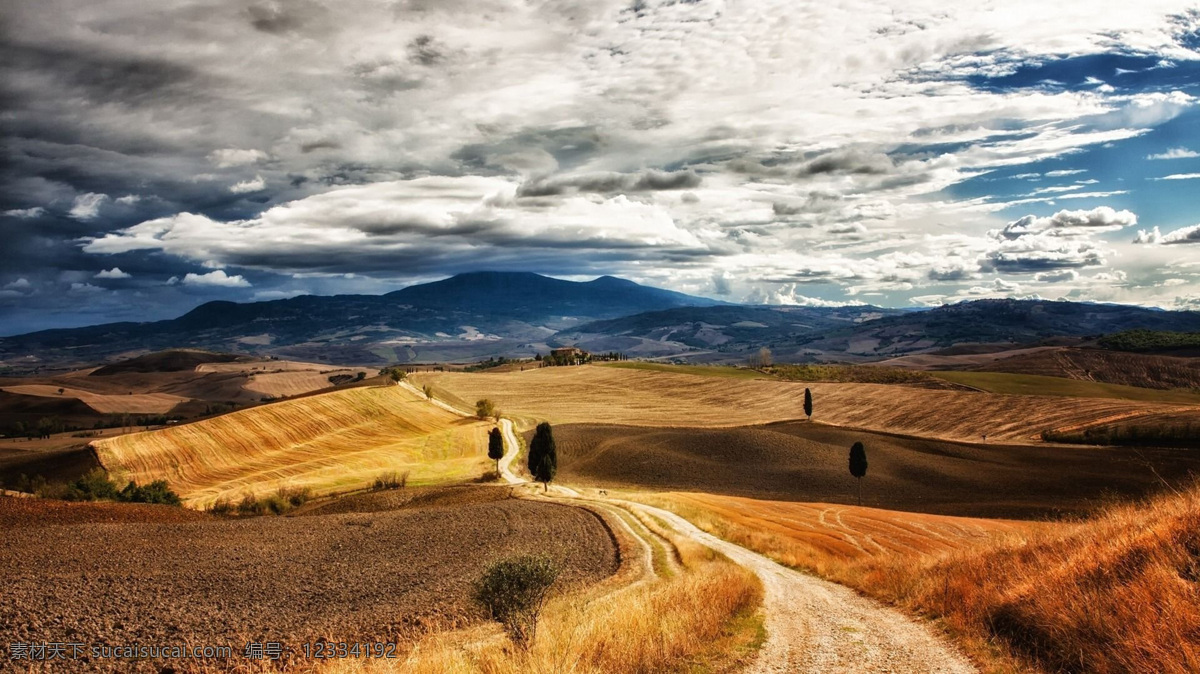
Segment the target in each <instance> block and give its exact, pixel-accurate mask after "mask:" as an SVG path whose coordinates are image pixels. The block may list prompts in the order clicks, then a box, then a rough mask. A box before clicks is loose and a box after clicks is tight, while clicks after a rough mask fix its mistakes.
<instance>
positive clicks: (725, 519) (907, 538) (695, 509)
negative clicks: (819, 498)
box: [632, 492, 1038, 572]
mask: <svg viewBox="0 0 1200 674" xmlns="http://www.w3.org/2000/svg"><path fill="white" fill-rule="evenodd" d="M632 498H634V499H636V500H638V501H642V502H644V503H648V504H650V505H655V506H658V507H661V508H667V509H669V510H671V511H673V512H675V513H677V514H679V515H680V516H682V517H684V518H686V519H687V520H689V521H690V522H692V523H693V524H695V525H696V526H698V527H700V528H701V529H704V530H705V531H708V532H710V533H713V534H715V535H717V536H720V537H721V538H724V539H725V540H727V541H731V542H733V543H737V544H738V545H741V546H743V547H746V548H750V549H752V550H757V551H759V552H763V553H764V554H767V555H768V556H769V557H771V558H772V559H774V560H775V561H777V562H779V563H781V564H785V565H787V566H791V567H795V568H802V569H806V570H809V571H816V572H820V571H821V567H822V565H824V564H827V563H828V562H829V561H831V560H834V561H837V562H838V563H842V562H845V561H852V560H857V559H860V558H864V557H875V556H880V555H902V556H916V557H928V556H935V555H941V554H944V553H947V552H950V551H953V550H959V549H962V548H964V547H969V546H972V545H978V544H980V543H983V542H987V541H991V540H995V539H996V538H997V537H1000V536H1004V535H1006V534H1010V533H1012V532H1021V531H1026V530H1028V529H1030V528H1032V527H1035V526H1038V525H1035V524H1031V523H1028V522H1017V521H1012V520H993V519H981V518H971V517H948V516H945V515H926V514H922V513H910V512H903V511H899V510H882V509H878V508H862V507H856V506H844V505H835V504H829V503H796V502H792V501H762V500H758V499H752V498H743V497H740V496H720V495H716V494H703V493H695V492H686V493H685V492H666V493H660V494H645V493H642V494H636V495H634V496H633V497H632Z"/></svg>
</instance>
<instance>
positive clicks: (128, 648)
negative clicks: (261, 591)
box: [7, 641, 396, 662]
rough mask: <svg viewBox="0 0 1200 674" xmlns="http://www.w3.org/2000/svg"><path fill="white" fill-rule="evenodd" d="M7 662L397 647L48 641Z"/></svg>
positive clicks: (390, 654) (327, 653) (315, 653)
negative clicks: (120, 643) (101, 643)
mask: <svg viewBox="0 0 1200 674" xmlns="http://www.w3.org/2000/svg"><path fill="white" fill-rule="evenodd" d="M7 650H8V660H10V661H22V660H24V661H29V662H52V661H56V660H57V661H71V660H229V659H231V658H233V657H234V655H235V654H236V655H238V656H240V657H243V658H246V659H249V660H282V659H286V658H289V657H290V656H294V655H301V654H302V655H303V656H304V657H305V658H313V659H329V658H338V659H340V658H395V657H396V644H394V643H383V642H368V643H345V642H336V643H335V642H317V643H315V644H304V645H303V646H302V647H300V648H299V649H296V648H290V647H288V646H286V645H284V644H283V643H281V642H276V641H267V642H250V643H247V644H246V645H245V647H243V648H241V649H235V648H234V647H232V646H194V645H146V644H131V645H111V644H105V645H88V644H83V643H78V642H64V641H47V642H40V643H11V644H8V649H7Z"/></svg>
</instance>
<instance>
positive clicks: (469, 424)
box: [93, 386, 489, 505]
mask: <svg viewBox="0 0 1200 674" xmlns="http://www.w3.org/2000/svg"><path fill="white" fill-rule="evenodd" d="M488 427H489V425H488V424H485V423H483V422H480V421H475V420H471V419H464V418H462V417H460V416H458V415H456V414H452V413H450V412H447V411H445V410H443V409H441V408H439V407H437V406H435V405H430V404H429V403H428V402H427V401H425V400H424V399H423V398H422V397H420V396H418V395H416V394H414V393H412V392H411V391H409V390H407V389H405V388H403V387H398V386H385V387H370V388H356V389H347V390H342V391H335V392H331V393H327V394H322V395H315V396H310V397H306V398H300V399H296V400H288V401H284V402H280V403H275V404H272V405H265V406H262V407H255V408H252V409H248V410H242V411H239V412H234V413H232V414H227V415H224V416H220V417H215V418H212V419H206V420H204V421H199V422H196V423H193V424H187V425H183V426H177V427H173V428H166V429H162V430H157V431H150V432H145V433H135V434H132V435H126V436H120V437H116V438H108V439H104V440H98V441H95V442H94V443H93V446H94V447H95V448H96V450H97V454H98V455H99V457H100V460H101V463H103V464H104V466H105V467H107V468H108V469H109V470H111V471H117V472H120V473H122V474H123V475H124V476H125V477H127V478H129V479H134V480H137V481H138V482H146V481H150V480H154V479H165V480H167V481H168V482H169V483H170V484H171V486H172V487H173V488H174V489H176V491H178V492H179V493H180V494H181V495H182V496H183V497H184V499H185V501H188V502H189V503H192V504H195V505H203V504H207V503H211V502H213V501H215V500H217V499H219V498H230V499H237V498H240V497H241V496H242V494H245V493H249V494H255V495H263V494H265V493H268V492H271V491H274V490H275V489H276V488H278V487H280V486H283V485H286V486H292V487H308V488H311V489H312V490H313V491H314V492H316V493H324V492H330V491H340V490H346V489H349V488H354V487H362V486H366V485H368V484H370V482H371V481H372V480H373V479H374V478H375V477H377V476H378V475H379V474H381V473H383V472H387V471H399V472H404V471H411V474H410V479H411V481H412V482H413V483H414V484H434V483H441V482H448V481H454V480H463V479H468V478H472V477H475V476H477V475H480V474H482V473H483V472H484V471H485V470H486V468H487V465H488V462H487V458H486V454H485V452H484V451H483V450H482V448H483V447H484V446H486V445H485V442H484V434H485V433H486V431H487V429H488Z"/></svg>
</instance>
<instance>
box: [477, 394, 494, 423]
mask: <svg viewBox="0 0 1200 674" xmlns="http://www.w3.org/2000/svg"><path fill="white" fill-rule="evenodd" d="M475 416H477V417H479V418H480V419H488V418H490V417H494V416H496V403H494V402H492V401H491V400H490V399H489V398H484V399H482V400H478V401H476V402H475Z"/></svg>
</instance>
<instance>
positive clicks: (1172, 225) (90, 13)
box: [0, 0, 1200, 334]
mask: <svg viewBox="0 0 1200 674" xmlns="http://www.w3.org/2000/svg"><path fill="white" fill-rule="evenodd" d="M0 33H2V38H0V39H2V42H0V71H2V74H0V92H2V93H0V106H3V110H2V111H0V124H2V131H3V139H4V147H3V152H4V162H3V165H2V166H0V183H2V189H0V333H4V334H10V333H15V332H22V331H26V330H30V329H36V328H44V327H57V326H69V325H80V324H88V323H95V322H100V321H107V320H145V319H152V318H162V317H171V316H175V315H178V314H180V313H182V312H183V311H185V310H187V309H189V308H191V307H192V306H195V305H196V304H198V303H200V302H203V301H207V300H211V299H217V298H222V299H235V300H254V299H270V298H280V297H288V296H292V295H296V294H300V293H321V294H332V293H349V292H364V293H379V292H385V291H388V290H392V289H395V288H398V287H401V286H403V285H407V284H409V283H413V282H419V281H427V280H433V279H436V278H440V277H443V276H446V275H449V274H453V273H457V272H460V271H466V270H479V269H500V270H531V271H537V272H541V273H545V274H551V275H556V276H562V277H568V278H579V279H585V278H591V277H593V276H596V275H599V274H614V275H619V276H624V277H627V278H631V279H634V280H637V281H641V282H645V283H650V284H654V285H659V286H663V287H669V288H673V289H676V290H681V291H685V292H691V293H696V294H702V295H708V296H712V297H719V298H723V299H728V300H735V301H748V302H766V303H783V304H822V303H845V302H862V303H871V304H881V305H890V306H913V305H917V306H920V305H931V304H938V303H942V302H952V301H957V300H960V299H963V298H975V297H996V296H1011V297H1029V296H1039V297H1044V298H1060V297H1064V298H1071V299H1081V300H1097V301H1118V302H1133V303H1139V304H1145V305H1153V306H1160V307H1165V308H1184V307H1193V308H1200V9H1198V8H1197V5H1196V4H1195V2H1172V1H1166V0H1141V1H1139V2H1115V1H1113V2H1110V1H1108V0H1082V1H1077V0H1056V1H1054V2H1047V1H1046V0H1031V1H1027V0H1006V1H1005V2H966V3H950V2H944V1H943V0H936V1H934V0H910V1H906V2H903V3H896V2H884V1H880V2H872V1H869V0H844V1H840V2H837V1H826V2H807V1H797V0H754V1H752V0H728V1H724V2H723V1H720V0H691V1H688V0H668V1H665V2H659V1H656V0H632V1H631V0H620V1H618V2H609V1H608V0H578V1H576V0H552V1H547V2H541V1H540V0H524V1H518V0H399V1H396V0H340V1H338V2H334V1H333V0H288V1H286V2H284V1H278V2H273V1H268V0H263V1H257V2H244V1H232V0H158V1H155V2H151V1H149V0H87V1H86V2H85V1H84V0H8V1H6V2H5V3H4V10H3V12H2V14H0Z"/></svg>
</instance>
